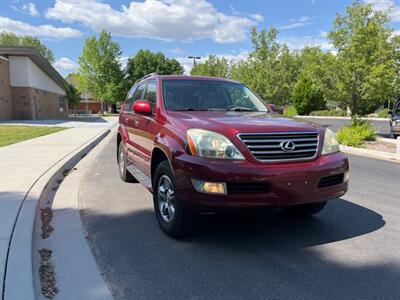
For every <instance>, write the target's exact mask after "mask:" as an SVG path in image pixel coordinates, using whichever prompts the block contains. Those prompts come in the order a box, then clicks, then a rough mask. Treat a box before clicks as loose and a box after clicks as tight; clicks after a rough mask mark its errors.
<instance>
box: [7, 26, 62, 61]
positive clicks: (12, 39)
mask: <svg viewBox="0 0 400 300" xmlns="http://www.w3.org/2000/svg"><path fill="white" fill-rule="evenodd" d="M0 46H31V47H35V48H36V49H37V50H38V51H39V52H40V54H42V55H43V56H44V58H46V59H47V60H48V61H49V63H51V64H52V63H54V54H53V52H52V51H51V50H50V49H49V48H47V47H46V46H45V45H43V44H42V42H41V41H40V40H39V39H38V38H36V37H33V36H29V35H24V36H20V35H17V34H14V33H12V32H6V31H3V32H0Z"/></svg>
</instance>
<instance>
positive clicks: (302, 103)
mask: <svg viewBox="0 0 400 300" xmlns="http://www.w3.org/2000/svg"><path fill="white" fill-rule="evenodd" d="M292 100H293V105H294V106H295V107H296V109H297V111H298V112H299V114H301V115H308V114H309V113H310V112H312V111H313V110H318V109H322V108H324V107H325V105H326V102H325V99H324V95H323V93H322V91H321V90H320V89H318V88H317V87H316V86H315V85H314V84H313V82H312V81H311V80H309V79H308V78H307V77H306V76H304V75H302V76H300V79H299V81H298V82H297V83H296V85H295V86H294V88H293V94H292Z"/></svg>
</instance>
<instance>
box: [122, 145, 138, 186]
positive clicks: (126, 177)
mask: <svg viewBox="0 0 400 300" xmlns="http://www.w3.org/2000/svg"><path fill="white" fill-rule="evenodd" d="M117 160H118V170H119V177H121V179H122V180H123V181H125V182H136V180H135V177H133V176H132V174H131V173H129V171H128V170H127V168H126V166H127V164H128V161H127V158H126V154H125V147H124V144H123V143H122V142H120V143H119V145H118V156H117Z"/></svg>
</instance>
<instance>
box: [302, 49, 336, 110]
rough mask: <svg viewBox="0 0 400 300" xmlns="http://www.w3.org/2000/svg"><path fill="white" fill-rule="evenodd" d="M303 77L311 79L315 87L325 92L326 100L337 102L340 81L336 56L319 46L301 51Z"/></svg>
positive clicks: (332, 102)
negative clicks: (337, 87)
mask: <svg viewBox="0 0 400 300" xmlns="http://www.w3.org/2000/svg"><path fill="white" fill-rule="evenodd" d="M300 60H301V75H300V78H301V77H306V78H307V79H308V80H309V81H311V83H312V85H313V87H314V89H316V90H318V91H320V92H322V93H323V97H324V101H325V102H330V103H331V104H337V101H338V99H337V98H338V97H337V94H336V93H337V89H336V85H337V82H338V76H337V70H336V65H337V61H336V56H335V55H333V54H332V53H331V52H324V51H322V50H321V49H320V48H319V47H306V48H304V49H302V51H301V57H300Z"/></svg>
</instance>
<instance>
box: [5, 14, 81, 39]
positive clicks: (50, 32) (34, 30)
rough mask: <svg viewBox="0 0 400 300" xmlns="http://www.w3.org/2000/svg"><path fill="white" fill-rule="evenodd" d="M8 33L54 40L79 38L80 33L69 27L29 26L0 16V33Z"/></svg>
mask: <svg viewBox="0 0 400 300" xmlns="http://www.w3.org/2000/svg"><path fill="white" fill-rule="evenodd" d="M1 31H9V32H14V33H16V34H22V35H33V36H38V37H47V38H55V39H64V38H73V37H79V36H81V35H82V33H81V32H80V31H79V30H76V29H73V28H70V27H54V26H53V25H48V24H46V25H38V26H34V25H30V24H28V23H24V22H21V21H15V20H11V19H10V18H7V17H1V16H0V32H1Z"/></svg>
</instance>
